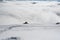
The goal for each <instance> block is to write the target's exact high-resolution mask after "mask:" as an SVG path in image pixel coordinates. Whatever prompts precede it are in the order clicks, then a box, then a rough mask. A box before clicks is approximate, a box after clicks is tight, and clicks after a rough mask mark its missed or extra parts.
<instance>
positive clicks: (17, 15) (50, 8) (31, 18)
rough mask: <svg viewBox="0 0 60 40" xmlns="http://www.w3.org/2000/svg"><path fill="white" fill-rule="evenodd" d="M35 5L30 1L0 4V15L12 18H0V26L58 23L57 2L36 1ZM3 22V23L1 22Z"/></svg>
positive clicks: (58, 7) (59, 8)
mask: <svg viewBox="0 0 60 40" xmlns="http://www.w3.org/2000/svg"><path fill="white" fill-rule="evenodd" d="M35 3H36V4H33V2H31V1H30V2H28V1H27V2H24V1H21V2H18V1H17V2H5V3H0V15H3V16H4V15H5V16H6V15H9V16H10V18H12V19H10V18H9V17H8V16H7V17H5V16H4V17H3V16H1V20H0V21H1V22H0V25H3V24H4V23H5V24H4V25H7V24H22V23H24V22H25V21H27V22H29V23H30V24H31V23H38V24H55V23H56V22H60V17H59V16H57V15H56V13H60V11H59V10H60V5H58V2H37V1H36V2H35ZM2 18H3V19H2ZM5 18H6V19H5ZM4 20H5V22H3V21H4ZM11 20H12V21H11ZM14 20H15V21H14ZM16 20H17V21H16Z"/></svg>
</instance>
